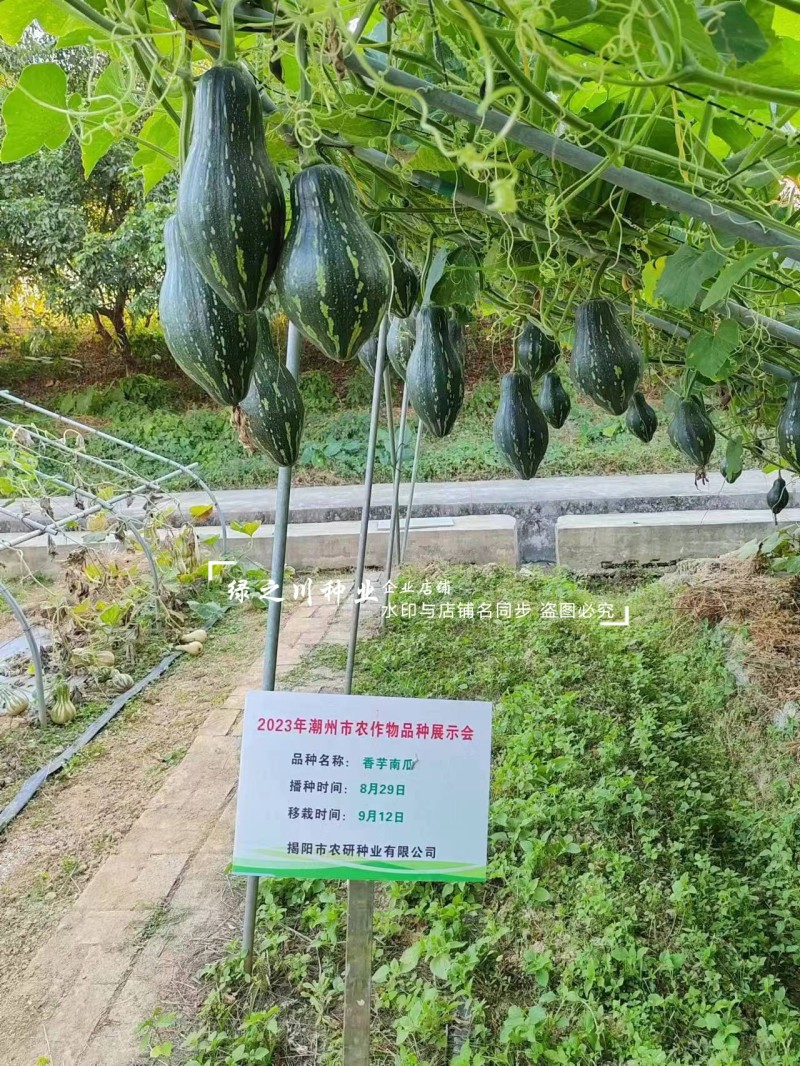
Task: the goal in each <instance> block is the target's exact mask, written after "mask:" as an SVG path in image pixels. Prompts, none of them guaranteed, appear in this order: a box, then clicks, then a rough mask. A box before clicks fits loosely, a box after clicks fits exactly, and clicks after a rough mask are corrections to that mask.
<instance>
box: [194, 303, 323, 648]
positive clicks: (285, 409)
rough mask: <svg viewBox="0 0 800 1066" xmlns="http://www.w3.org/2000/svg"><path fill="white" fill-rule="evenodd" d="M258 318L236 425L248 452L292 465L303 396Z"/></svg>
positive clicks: (300, 432)
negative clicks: (246, 387) (246, 386)
mask: <svg viewBox="0 0 800 1066" xmlns="http://www.w3.org/2000/svg"><path fill="white" fill-rule="evenodd" d="M257 318H258V349H257V351H256V359H255V365H254V366H253V376H252V378H251V380H250V389H249V391H248V393H247V395H246V396H245V398H244V399H243V400H242V402H241V403H240V404H239V405H238V406H237V407H235V408H234V410H233V424H234V425H235V427H236V428H237V430H238V432H239V439H240V440H241V441H242V444H244V446H245V447H246V448H247V449H248V451H250V452H257V451H261V452H266V454H267V455H268V456H269V457H270V458H271V459H273V460H274V461H275V462H276V463H277V464H278V466H292V465H293V464H294V463H296V462H297V458H298V456H299V454H300V441H301V438H302V436H303V424H304V421H305V406H304V404H303V397H302V396H301V394H300V389H299V388H298V385H297V382H296V381H295V379H294V377H293V376H292V374H291V373H290V372H289V370H287V368H286V366H285V365H284V364H283V363H282V362H281V361H280V360H279V359H278V356H277V354H276V352H275V347H274V345H273V342H272V330H271V328H270V322H269V319H268V318H267V316H266V315H264V314H261V313H259V314H258V316H257ZM189 643H192V642H191V641H189Z"/></svg>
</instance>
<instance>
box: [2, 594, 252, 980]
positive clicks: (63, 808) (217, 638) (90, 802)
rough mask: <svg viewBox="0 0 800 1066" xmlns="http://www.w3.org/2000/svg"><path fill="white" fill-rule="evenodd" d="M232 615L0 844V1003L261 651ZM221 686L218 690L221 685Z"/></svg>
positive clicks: (46, 791) (247, 623)
mask: <svg viewBox="0 0 800 1066" xmlns="http://www.w3.org/2000/svg"><path fill="white" fill-rule="evenodd" d="M263 633H264V616H263V614H262V613H261V612H257V611H255V610H249V611H242V612H237V613H236V614H235V615H234V616H232V617H231V618H230V620H226V622H225V623H223V624H222V625H220V626H219V627H218V628H217V629H215V630H214V631H212V634H211V636H210V638H209V642H208V645H207V650H206V652H205V654H204V655H203V657H202V658H200V659H192V660H184V661H181V662H180V663H178V664H177V665H176V666H175V667H174V668H173V670H172V671H171V672H170V673H169V674H168V675H167V676H166V678H164V679H163V680H162V681H160V682H158V683H156V684H154V685H153V686H151V687H150V688H149V689H147V690H145V692H144V693H143V694H142V696H141V697H140V698H138V699H137V700H135V701H134V702H132V703H131V704H130V705H129V706H128V707H127V708H126V709H125V711H124V712H123V713H122V715H121V716H120V718H119V719H117V720H116V721H115V722H113V723H112V724H111V725H110V726H109V728H108V729H107V730H105V731H104V732H103V733H101V734H100V736H99V738H98V739H97V740H96V741H95V742H94V743H92V744H91V745H89V746H88V747H87V748H85V749H84V751H83V752H81V753H80V754H79V755H78V756H76V758H75V759H73V760H72V762H71V763H70V765H69V767H68V768H67V770H66V771H63V772H62V773H61V774H59V775H58V776H57V777H56V778H54V779H52V780H51V781H50V782H49V783H48V784H47V785H45V787H44V788H43V789H42V791H41V792H40V793H39V794H38V795H37V796H36V797H35V798H34V799H33V800H32V801H31V803H30V804H29V805H28V807H27V808H26V809H25V810H24V811H23V812H22V814H21V815H19V817H18V818H17V819H15V821H14V822H13V823H12V824H11V826H10V827H9V829H8V831H7V832H6V833H5V834H4V835H2V836H0V958H2V959H3V965H2V967H0V998H2V997H3V994H4V992H5V991H6V989H7V988H9V987H10V986H13V984H14V983H15V982H16V981H17V980H18V979H19V975H20V971H21V969H22V968H24V966H25V965H26V964H27V961H28V960H29V959H30V957H31V956H32V954H33V952H34V951H35V949H36V947H37V945H38V944H39V943H40V942H41V941H42V940H43V939H44V938H45V937H46V936H47V934H48V933H49V932H50V931H51V930H52V929H53V928H55V926H56V925H57V924H58V922H59V921H60V919H61V917H62V916H63V915H64V914H65V912H66V911H67V910H68V909H69V907H70V906H71V904H72V903H73V901H74V900H75V898H76V897H77V896H78V895H79V893H80V892H81V890H82V889H83V887H84V886H85V884H86V883H87V882H88V880H89V879H90V878H91V876H92V874H93V873H94V871H95V870H96V869H97V868H98V866H99V865H100V863H101V862H102V860H103V859H104V858H105V857H106V855H107V854H108V853H109V852H110V851H112V850H113V849H114V847H115V845H116V844H117V842H118V841H119V840H120V839H122V838H123V837H124V836H125V834H126V833H127V831H128V830H129V828H130V827H131V825H132V824H133V822H134V821H135V820H136V818H137V817H138V816H139V814H140V813H141V811H142V809H143V807H144V806H145V805H146V802H147V800H148V799H149V798H150V797H151V796H152V795H153V793H155V792H156V791H157V790H158V789H159V788H160V787H161V785H162V783H163V779H164V777H165V774H166V773H167V771H168V770H169V769H170V768H171V767H173V766H175V765H176V764H177V763H179V762H180V761H181V759H182V758H183V755H184V754H185V752H186V750H187V748H188V746H189V744H190V743H191V741H192V739H193V737H194V735H195V733H196V731H197V729H198V727H199V726H200V725H201V724H202V722H203V721H204V720H205V718H206V717H207V715H208V714H209V712H210V711H211V710H213V709H214V708H215V707H217V706H219V705H221V704H222V703H223V702H224V701H225V698H226V697H227V695H228V692H229V690H230V688H231V687H233V686H234V685H235V684H236V681H237V677H238V676H239V675H240V674H241V672H242V671H243V669H244V668H245V667H246V666H247V665H249V664H250V663H251V662H252V660H253V659H254V658H255V657H256V656H257V655H258V651H259V649H260V648H261V647H262V646H263V639H264V637H263ZM220 679H224V683H223V684H221V683H220Z"/></svg>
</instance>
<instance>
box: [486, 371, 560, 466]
mask: <svg viewBox="0 0 800 1066" xmlns="http://www.w3.org/2000/svg"><path fill="white" fill-rule="evenodd" d="M549 439H550V431H549V430H548V428H547V419H546V418H545V417H544V415H543V414H542V412H541V410H540V409H539V405H538V404H537V403H536V400H535V399H534V398H533V383H532V381H531V376H530V374H528V372H527V371H526V370H512V371H511V373H509V374H504V375H503V376H502V378H501V379H500V403H499V405H498V408H497V414H496V415H495V417H494V443H495V445H496V447H497V450H498V451H499V452H500V454H501V455H502V456H503V458H504V459H505V460H506V462H507V463H508V465H509V466H510V467H511V469H512V470H513V471H514V473H515V474H516V475H517V477H521V478H523V479H525V480H526V481H527V480H528V478H532V477H533V476H534V474H535V473H536V471H537V470H538V469H539V464H540V463H541V461H542V459H543V458H544V454H545V452H546V451H547V444H548V441H549Z"/></svg>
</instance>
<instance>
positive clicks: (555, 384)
mask: <svg viewBox="0 0 800 1066" xmlns="http://www.w3.org/2000/svg"><path fill="white" fill-rule="evenodd" d="M539 407H541V409H542V413H543V414H544V416H545V418H546V419H547V421H548V422H549V423H550V425H551V426H553V427H554V428H555V429H561V427H562V426H563V425H564V423H565V422H566V421H567V418H569V412H570V408H571V407H572V402H571V401H570V398H569V395H568V394H567V390H566V389H565V388H564V386H563V385H562V384H561V378H560V377H559V376H558V374H554V373H552V371H551V372H550V373H547V374H545V376H544V380H543V381H542V387H541V389H540V390H539Z"/></svg>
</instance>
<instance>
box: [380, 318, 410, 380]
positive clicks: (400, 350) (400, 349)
mask: <svg viewBox="0 0 800 1066" xmlns="http://www.w3.org/2000/svg"><path fill="white" fill-rule="evenodd" d="M416 339H417V318H416V315H409V316H408V318H398V317H397V316H396V315H390V317H389V332H388V333H387V334H386V354H387V355H388V357H389V362H390V363H391V364H392V370H394V372H395V374H397V376H398V377H399V378H400V380H401V381H405V380H406V369H407V367H408V360H409V359H410V358H411V353H412V352H413V350H414V342H415V341H416Z"/></svg>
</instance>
